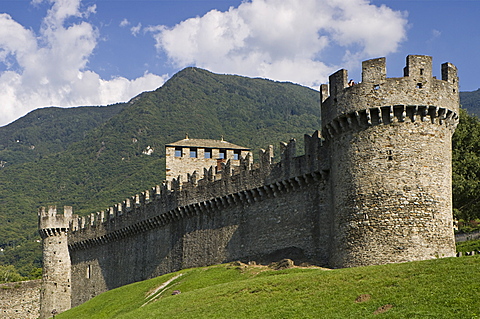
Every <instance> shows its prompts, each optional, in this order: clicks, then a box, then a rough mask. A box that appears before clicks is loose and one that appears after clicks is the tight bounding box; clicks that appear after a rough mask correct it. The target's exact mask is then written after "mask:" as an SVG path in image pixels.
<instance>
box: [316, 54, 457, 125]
mask: <svg viewBox="0 0 480 319" xmlns="http://www.w3.org/2000/svg"><path fill="white" fill-rule="evenodd" d="M403 73H404V76H403V77H400V78H387V69H386V59H385V58H384V57H382V58H376V59H371V60H367V61H363V62H362V81H361V82H360V83H358V84H355V85H349V81H348V71H347V70H344V69H341V70H339V71H337V72H335V73H334V74H332V75H330V77H329V85H327V84H323V85H322V86H321V88H320V94H321V101H322V124H323V125H327V124H328V123H330V122H331V121H332V120H333V119H335V118H337V117H339V116H342V115H344V114H347V113H349V112H354V111H360V110H362V109H366V108H375V107H383V106H395V105H425V106H436V107H443V108H446V109H449V110H452V111H454V112H458V107H459V106H458V105H459V92H458V77H457V68H456V67H455V66H454V65H453V64H451V63H448V62H447V63H444V64H442V68H441V75H442V79H441V80H439V79H437V78H436V77H434V76H433V75H432V57H431V56H426V55H409V56H407V59H406V66H405V68H404V70H403Z"/></svg>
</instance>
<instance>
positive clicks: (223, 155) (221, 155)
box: [218, 149, 227, 159]
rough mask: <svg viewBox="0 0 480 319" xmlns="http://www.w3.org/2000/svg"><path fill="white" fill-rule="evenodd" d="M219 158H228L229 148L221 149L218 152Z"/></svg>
mask: <svg viewBox="0 0 480 319" xmlns="http://www.w3.org/2000/svg"><path fill="white" fill-rule="evenodd" d="M218 158H220V159H226V158H227V150H224V149H221V150H220V152H218Z"/></svg>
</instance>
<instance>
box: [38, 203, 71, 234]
mask: <svg viewBox="0 0 480 319" xmlns="http://www.w3.org/2000/svg"><path fill="white" fill-rule="evenodd" d="M71 220H72V207H70V206H65V207H64V209H63V214H62V215H59V214H57V207H56V206H49V207H48V210H45V207H41V208H40V209H39V211H38V229H39V232H40V235H41V237H42V238H47V237H50V236H57V235H59V234H60V233H64V232H67V231H68V230H69V227H70V226H69V225H70V222H71Z"/></svg>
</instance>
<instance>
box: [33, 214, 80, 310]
mask: <svg viewBox="0 0 480 319" xmlns="http://www.w3.org/2000/svg"><path fill="white" fill-rule="evenodd" d="M71 220H72V208H71V207H68V206H65V207H64V213H63V215H57V209H56V207H55V206H50V207H49V208H48V211H46V210H45V208H44V207H42V208H40V210H39V212H38V229H39V230H38V231H39V233H40V236H41V237H42V240H43V278H42V279H43V281H42V289H41V291H40V318H42V319H43V318H50V317H51V316H52V315H53V314H56V313H61V312H63V311H66V310H68V309H70V308H71V283H70V281H71V267H70V266H71V262H70V254H69V252H68V242H67V233H68V230H69V224H70V221H71Z"/></svg>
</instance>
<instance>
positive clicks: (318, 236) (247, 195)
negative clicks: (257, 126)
mask: <svg viewBox="0 0 480 319" xmlns="http://www.w3.org/2000/svg"><path fill="white" fill-rule="evenodd" d="M441 77H442V79H441V80H440V79H436V78H435V77H433V76H432V58H431V57H429V56H420V55H410V56H408V57H407V61H406V67H405V68H404V76H403V77H399V78H387V76H386V64H385V58H378V59H372V60H368V61H364V62H363V64H362V81H361V83H358V84H356V85H353V86H349V85H348V74H347V71H346V70H339V71H337V72H336V73H334V74H332V75H331V76H330V78H329V85H322V86H321V88H320V94H321V111H322V130H321V134H320V133H319V132H318V131H317V132H315V133H314V134H313V135H311V136H310V135H305V143H304V148H305V151H304V155H302V156H296V145H295V144H296V143H295V140H291V141H290V142H288V143H281V145H280V147H281V150H280V153H281V160H280V161H279V162H277V163H273V161H272V158H273V148H272V147H269V148H268V149H267V150H262V151H261V153H260V157H259V159H258V161H257V162H256V163H253V160H252V157H251V154H250V153H249V150H248V149H246V148H242V147H237V146H231V145H229V146H228V147H227V144H222V143H221V142H222V141H213V142H212V141H206V140H203V141H202V140H189V139H185V140H182V141H179V142H176V143H172V144H169V145H167V163H169V164H167V170H168V169H170V170H171V171H170V172H167V176H168V178H167V181H165V182H163V184H162V185H160V186H156V187H155V188H153V189H150V190H147V191H145V192H142V193H141V194H138V195H136V196H134V197H132V198H128V199H127V200H125V201H124V202H122V203H119V204H118V205H115V206H114V207H111V208H109V209H107V210H106V211H102V212H98V213H92V214H91V215H90V216H88V217H82V218H78V217H77V216H74V215H73V214H72V209H71V208H70V207H65V208H64V214H63V215H62V214H57V213H56V208H55V207H50V208H49V209H47V210H45V209H44V208H42V209H41V210H40V212H39V229H40V234H41V236H42V238H43V253H44V274H43V288H42V293H41V318H48V317H50V316H51V313H52V311H53V309H55V311H56V312H62V311H65V310H67V309H69V308H70V307H73V306H77V305H79V304H82V303H83V302H85V301H87V300H89V299H90V298H92V297H94V296H96V295H98V294H100V293H102V292H104V291H107V290H110V289H113V288H116V287H119V286H122V285H126V284H129V283H132V282H136V281H140V280H144V279H148V278H152V277H155V276H158V275H162V274H165V273H168V272H173V271H176V270H179V269H183V268H188V267H198V266H205V265H211V264H217V263H224V262H228V261H233V260H241V261H245V262H246V261H252V260H254V261H257V262H260V263H262V262H270V261H276V260H279V259H281V258H290V259H293V260H294V261H295V262H297V263H298V262H309V263H312V264H316V265H323V266H328V267H354V266H363V265H375V264H385V263H398V262H407V261H414V260H424V259H431V258H440V257H450V256H454V255H455V244H454V234H453V225H452V186H451V175H452V171H451V137H452V134H453V132H454V130H455V127H456V125H457V123H458V112H459V95H458V78H457V70H456V68H455V66H454V65H452V64H450V63H444V64H442V68H441ZM199 141H200V142H199ZM225 143H226V142H225ZM222 146H225V147H222ZM222 152H223V155H222V154H221V153H222ZM202 154H203V155H202ZM202 156H203V159H204V160H200V158H201V157H202ZM175 157H178V158H177V159H175ZM182 157H183V159H181V158H182ZM187 157H191V159H187ZM222 157H223V158H222ZM207 159H208V160H207ZM211 159H213V160H214V161H213V162H211V161H210V160H211ZM229 159H230V160H229ZM225 160H226V161H225ZM168 161H173V162H168ZM188 163H191V164H192V165H194V166H189V165H188ZM202 163H203V164H202ZM234 164H235V165H234ZM195 165H197V166H195ZM202 165H203V166H202ZM206 165H208V166H206ZM168 166H170V167H168ZM191 167H194V168H193V169H190V168H191ZM194 170H196V172H195V173H194V172H193V171H194ZM175 176H182V177H180V178H177V177H175Z"/></svg>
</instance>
